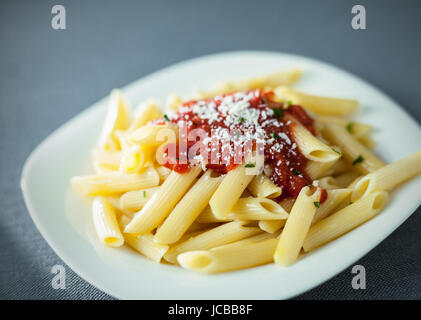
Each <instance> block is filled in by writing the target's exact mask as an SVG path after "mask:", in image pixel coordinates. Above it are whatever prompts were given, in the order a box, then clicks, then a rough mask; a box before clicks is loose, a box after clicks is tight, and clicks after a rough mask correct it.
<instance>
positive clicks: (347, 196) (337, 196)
mask: <svg viewBox="0 0 421 320" xmlns="http://www.w3.org/2000/svg"><path fill="white" fill-rule="evenodd" d="M351 192H352V189H335V190H328V191H327V199H326V201H325V202H323V203H322V204H320V207H319V208H317V210H316V212H315V214H314V218H313V221H312V224H314V223H316V222H318V221H320V220H322V219H324V218H325V217H327V216H328V215H329V214H331V213H332V212H333V211H334V210H335V209H336V208H337V207H338V206H340V205H341V204H342V203H344V202H345V201H346V204H349V201H350V200H351Z"/></svg>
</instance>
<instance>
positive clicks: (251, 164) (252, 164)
mask: <svg viewBox="0 0 421 320" xmlns="http://www.w3.org/2000/svg"><path fill="white" fill-rule="evenodd" d="M245 167H246V168H254V167H255V165H254V163H247V164H246V165H245Z"/></svg>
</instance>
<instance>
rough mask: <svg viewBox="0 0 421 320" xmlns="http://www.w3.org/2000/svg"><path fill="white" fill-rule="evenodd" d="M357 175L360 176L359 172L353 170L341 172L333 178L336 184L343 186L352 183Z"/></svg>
mask: <svg viewBox="0 0 421 320" xmlns="http://www.w3.org/2000/svg"><path fill="white" fill-rule="evenodd" d="M359 176H360V173H359V172H358V171H354V170H353V171H348V172H345V173H342V174H340V175H338V176H336V177H334V178H335V181H336V184H337V185H338V186H340V187H342V188H345V187H346V186H349V184H350V183H352V182H353V181H354V180H355V179H357V178H358V177H359Z"/></svg>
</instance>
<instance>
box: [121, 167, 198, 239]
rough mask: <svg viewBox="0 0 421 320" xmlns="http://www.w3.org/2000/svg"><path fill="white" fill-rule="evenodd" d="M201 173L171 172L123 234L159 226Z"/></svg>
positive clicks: (195, 170)
mask: <svg viewBox="0 0 421 320" xmlns="http://www.w3.org/2000/svg"><path fill="white" fill-rule="evenodd" d="M201 172H202V168H201V167H193V168H190V170H189V171H188V172H186V173H184V174H180V173H177V172H175V171H173V172H172V173H171V174H170V176H169V177H168V178H167V179H166V180H165V181H164V183H163V184H162V185H161V186H160V188H159V189H158V190H157V191H156V192H155V194H154V195H153V196H152V198H151V199H150V200H149V201H148V202H147V203H146V205H145V206H144V207H143V208H142V209H141V210H140V211H139V212H138V213H136V215H135V217H134V218H133V220H132V221H131V222H130V224H129V225H128V226H127V227H126V229H125V230H124V232H126V233H140V234H143V233H148V232H151V231H152V230H153V229H155V228H156V227H157V226H159V225H160V224H161V223H162V221H164V219H165V218H166V217H167V216H168V215H169V214H170V212H171V210H172V209H173V208H174V206H175V205H176V204H177V202H178V201H179V200H180V199H181V198H182V197H183V195H184V194H185V193H186V192H187V190H188V188H189V187H190V186H191V185H192V184H193V182H194V181H195V179H196V178H197V176H198V175H199V174H200V173H201Z"/></svg>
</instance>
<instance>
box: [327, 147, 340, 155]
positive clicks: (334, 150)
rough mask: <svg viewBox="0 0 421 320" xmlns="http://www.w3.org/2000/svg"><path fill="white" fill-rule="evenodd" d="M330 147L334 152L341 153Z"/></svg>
mask: <svg viewBox="0 0 421 320" xmlns="http://www.w3.org/2000/svg"><path fill="white" fill-rule="evenodd" d="M330 149H332V151H333V152H336V153H337V154H341V153H340V152H339V151H338V150H336V149H334V148H330Z"/></svg>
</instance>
